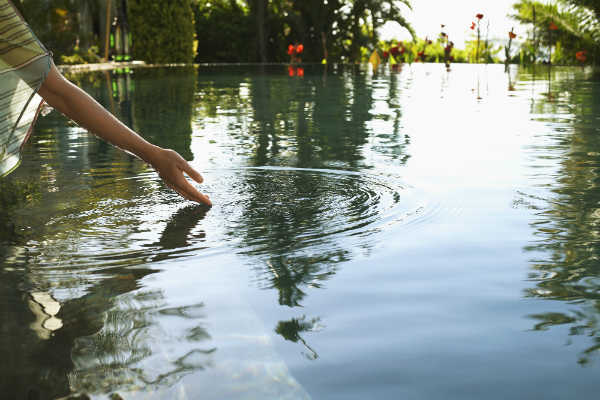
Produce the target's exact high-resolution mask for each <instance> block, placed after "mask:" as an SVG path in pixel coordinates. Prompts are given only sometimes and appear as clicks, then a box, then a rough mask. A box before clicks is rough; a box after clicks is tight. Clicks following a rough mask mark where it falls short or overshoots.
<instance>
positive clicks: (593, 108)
mask: <svg viewBox="0 0 600 400" xmlns="http://www.w3.org/2000/svg"><path fill="white" fill-rule="evenodd" d="M583 73H584V72H579V73H576V74H573V70H568V71H562V72H561V70H560V69H554V70H553V72H552V79H553V80H554V82H553V83H552V85H551V86H550V84H549V82H548V80H547V75H545V74H546V71H545V70H544V71H539V74H540V75H539V76H538V79H540V78H541V80H540V81H539V82H538V83H537V84H538V85H540V86H543V89H542V90H544V91H546V92H548V93H544V94H545V96H544V97H542V96H539V99H537V97H536V99H537V100H536V101H535V102H534V103H533V105H532V110H531V111H532V114H535V115H538V116H541V117H538V119H540V118H541V120H542V121H544V120H546V118H550V119H551V120H552V122H555V123H561V122H562V123H563V124H564V125H565V129H563V130H561V131H557V132H553V134H552V136H551V137H549V138H546V140H541V141H540V143H542V144H540V145H537V147H534V148H533V149H532V151H533V153H534V160H535V161H534V162H535V163H537V164H539V165H544V164H546V160H555V161H556V163H557V164H558V169H557V170H552V171H550V172H542V170H541V169H539V168H538V171H539V172H537V174H536V175H534V176H533V178H532V179H535V180H536V182H535V183H536V184H537V186H538V187H541V189H540V193H539V194H538V193H520V195H519V197H520V198H519V200H518V201H517V202H518V205H520V206H523V205H524V206H526V207H528V208H530V209H532V210H533V212H534V220H533V221H532V223H531V226H532V228H533V229H534V230H535V231H534V235H535V237H536V240H535V242H533V243H531V244H530V245H529V246H527V247H526V250H527V251H530V252H533V253H535V254H536V255H535V256H534V257H535V258H534V259H532V260H531V262H532V271H531V273H530V277H529V278H530V279H531V281H533V282H536V284H535V287H532V288H531V289H529V290H527V296H528V297H535V298H542V299H548V300H556V301H560V302H564V303H566V304H569V306H570V308H571V310H569V311H560V312H555V311H552V312H547V313H539V314H534V315H530V317H531V318H533V319H535V320H537V321H538V322H537V323H536V324H535V325H534V327H533V329H534V330H537V331H543V330H547V329H549V328H551V327H554V326H568V327H569V334H570V335H571V336H586V337H588V338H590V339H591V341H592V344H591V345H589V346H588V348H587V349H586V350H585V351H584V352H583V353H582V354H581V355H580V359H579V362H580V363H581V364H586V363H587V362H589V361H590V357H591V356H592V355H593V354H594V353H597V351H598V350H600V323H599V322H600V295H599V294H600V264H599V263H598V259H600V241H599V240H598V238H599V237H600V208H599V207H598V202H599V200H600V186H599V185H598V182H600V170H599V169H598V167H599V166H600V137H599V136H598V129H597V124H596V122H597V118H598V115H600V82H599V80H598V77H597V76H589V75H588V76H582V74H583ZM534 74H535V72H534ZM534 74H531V75H530V74H528V75H526V76H524V77H522V79H523V78H525V79H528V80H531V79H532V77H535V75H534ZM544 79H546V80H545V81H544ZM571 115H572V117H571V118H572V120H570V118H569V117H568V116H571ZM546 165H547V164H546ZM540 181H541V182H540Z"/></svg>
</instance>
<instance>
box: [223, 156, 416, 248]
mask: <svg viewBox="0 0 600 400" xmlns="http://www.w3.org/2000/svg"><path fill="white" fill-rule="evenodd" d="M223 180H225V181H227V182H228V184H229V187H228V188H227V189H226V190H225V191H223V192H221V193H222V194H217V195H216V198H213V200H214V201H215V204H220V205H218V206H217V207H216V208H217V209H219V210H220V211H221V212H222V216H223V219H224V220H226V221H227V236H228V237H229V238H230V239H235V240H234V241H235V242H237V246H236V247H237V248H238V251H241V252H242V253H245V254H272V255H273V256H286V253H289V252H295V251H297V250H299V249H309V248H311V247H315V246H317V247H319V248H321V247H325V248H327V247H331V248H336V247H340V246H341V247H351V246H352V245H356V244H364V243H366V242H368V241H370V238H371V237H372V236H373V235H374V234H376V233H378V232H381V231H382V230H384V229H385V228H386V227H388V226H391V225H393V224H396V223H399V222H405V223H407V222H408V221H410V220H414V219H416V218H419V216H420V215H421V214H423V212H424V211H425V206H424V202H423V199H420V200H419V199H418V198H417V197H418V196H415V190H414V189H413V188H411V187H409V186H408V185H406V184H403V183H402V182H401V181H400V179H399V178H397V177H394V176H385V175H372V174H368V173H359V172H348V171H341V170H328V169H302V168H282V167H256V168H246V169H242V170H241V171H238V172H236V175H235V176H232V177H231V178H230V179H221V180H220V181H221V182H223ZM222 189H223V188H221V190H222ZM212 196H213V197H215V195H212ZM221 202H222V203H221ZM211 212H212V211H211Z"/></svg>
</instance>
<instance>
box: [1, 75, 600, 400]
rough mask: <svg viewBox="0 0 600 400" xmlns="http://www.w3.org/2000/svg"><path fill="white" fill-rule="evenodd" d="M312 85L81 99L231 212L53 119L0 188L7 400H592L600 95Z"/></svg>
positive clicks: (508, 83)
mask: <svg viewBox="0 0 600 400" xmlns="http://www.w3.org/2000/svg"><path fill="white" fill-rule="evenodd" d="M303 72H304V73H303V74H300V75H301V76H299V75H298V70H295V69H292V70H290V69H288V67H287V66H268V67H260V66H226V67H224V66H218V67H200V68H196V69H194V68H191V69H185V68H184V69H177V68H171V69H137V70H134V71H133V72H132V73H130V74H129V73H118V72H117V71H114V72H110V73H98V74H83V75H75V76H73V77H71V78H72V79H73V80H75V81H76V82H77V83H78V84H80V85H81V86H83V87H84V88H85V90H87V91H88V92H89V93H90V94H92V95H93V96H94V97H96V98H97V99H99V101H101V103H102V104H103V105H104V106H105V107H107V108H108V109H109V110H111V111H112V112H113V113H115V114H116V115H117V116H118V117H119V118H120V119H121V120H123V121H124V122H125V123H126V124H128V125H129V126H131V127H132V128H133V129H135V130H136V131H138V132H140V133H141V134H142V135H143V136H145V137H146V138H148V139H149V140H151V141H152V142H154V143H157V144H159V145H161V146H164V147H170V148H173V149H175V150H177V151H178V152H179V153H180V154H182V155H183V156H184V157H185V158H186V159H188V160H191V164H192V165H193V166H194V167H195V168H197V169H198V170H199V171H201V172H202V174H203V175H204V178H205V184H203V185H201V186H199V188H200V189H201V190H203V191H204V192H206V193H207V194H209V195H210V196H211V199H212V200H213V203H214V204H215V206H214V207H213V208H212V209H210V210H209V209H206V208H205V207H203V206H199V205H195V204H192V203H190V202H186V201H185V200H183V199H181V198H179V197H178V196H177V195H175V194H174V193H172V192H170V191H169V190H168V188H166V187H165V186H164V185H163V184H162V182H161V181H160V179H158V177H157V176H156V174H155V173H154V172H153V171H152V170H151V169H149V168H148V167H147V166H146V165H144V163H142V162H141V161H139V160H137V159H135V158H134V157H132V156H129V155H127V154H124V153H122V152H119V151H118V150H115V149H114V148H113V147H111V146H110V145H107V144H106V143H104V142H102V141H99V140H98V139H96V138H95V137H94V136H92V135H90V134H89V133H88V132H86V131H85V130H83V129H81V128H79V127H76V126H74V125H73V124H72V123H69V122H68V121H67V120H66V119H65V118H63V117H62V116H60V115H58V113H56V112H54V113H51V114H50V115H48V116H46V117H44V118H42V120H40V122H39V123H38V125H37V127H36V132H35V134H34V136H33V137H32V139H31V141H30V143H29V144H28V146H27V148H26V152H25V154H24V160H23V163H22V165H21V166H20V167H19V169H18V170H17V171H16V172H15V173H13V174H12V175H10V176H9V177H8V178H7V179H4V180H3V181H1V182H0V185H1V193H0V260H1V263H0V265H1V267H0V274H1V279H0V285H1V286H0V293H1V294H2V297H1V298H0V316H1V317H2V321H3V322H2V324H1V326H2V329H1V330H0V351H1V354H2V358H3V360H4V362H3V363H2V364H1V365H2V366H0V376H1V378H0V382H1V389H2V391H3V393H8V394H9V395H8V396H9V397H8V398H11V399H12V398H14V399H25V398H27V399H54V398H60V397H64V396H67V395H69V394H70V393H87V394H88V395H90V396H91V397H92V398H99V399H100V398H107V397H108V396H109V395H110V394H112V393H119V394H120V395H121V396H123V398H125V399H138V398H140V399H142V398H143V399H146V398H156V399H187V398H189V399H195V398H200V397H202V398H207V399H223V398H231V399H255V398H261V399H263V398H264V399H269V398H273V399H310V398H314V399H322V398H326V399H337V398H339V399H365V398H381V399H385V398H410V399H413V398H414V399H430V398H445V399H452V398H456V399H465V398H473V399H480V398H498V399H505V398H544V399H552V398H556V399H559V398H574V397H584V396H591V395H593V394H595V393H597V391H598V389H599V388H600V383H598V380H597V376H598V372H599V366H600V359H599V357H598V350H599V349H600V335H599V334H598V332H599V327H598V319H599V317H600V314H599V312H600V303H599V302H598V298H599V297H598V295H599V290H600V264H599V263H598V258H599V257H600V246H599V245H598V237H599V235H600V233H599V232H600V231H599V229H600V225H599V223H600V222H599V221H600V219H599V218H600V206H598V204H599V201H600V192H598V189H597V184H598V181H599V179H600V178H599V177H600V175H599V171H600V170H599V168H600V139H598V128H597V126H598V121H599V120H600V103H599V100H598V99H600V79H598V76H597V75H595V74H594V72H593V71H592V70H584V69H578V68H553V69H552V70H551V71H549V70H548V69H546V68H541V67H538V68H537V69H536V70H533V69H516V68H513V69H511V70H510V71H509V73H505V72H504V70H503V68H502V67H500V66H492V65H490V66H483V65H480V66H473V65H456V66H453V68H452V71H446V70H445V69H444V68H443V66H442V65H435V64H432V65H428V64H425V65H422V64H420V65H412V66H406V67H404V68H403V69H402V70H400V71H394V72H388V71H385V72H380V73H379V74H375V75H373V74H372V72H371V71H369V70H368V69H366V68H364V67H359V66H329V67H328V69H327V70H325V69H323V68H322V67H321V66H305V67H304V69H303ZM28 396H29V397H28Z"/></svg>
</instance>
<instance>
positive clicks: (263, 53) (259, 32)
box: [250, 0, 267, 63]
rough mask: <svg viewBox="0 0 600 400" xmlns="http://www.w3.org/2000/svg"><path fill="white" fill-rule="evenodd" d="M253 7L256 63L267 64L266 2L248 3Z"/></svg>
mask: <svg viewBox="0 0 600 400" xmlns="http://www.w3.org/2000/svg"><path fill="white" fill-rule="evenodd" d="M250 4H252V5H253V7H252V8H253V10H252V13H253V14H254V20H255V21H256V44H257V49H256V50H257V56H258V61H260V62H262V63H264V62H267V28H266V15H267V0H253V1H252V2H250Z"/></svg>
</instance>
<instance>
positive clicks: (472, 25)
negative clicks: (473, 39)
mask: <svg viewBox="0 0 600 400" xmlns="http://www.w3.org/2000/svg"><path fill="white" fill-rule="evenodd" d="M474 29H475V22H471V30H474Z"/></svg>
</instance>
